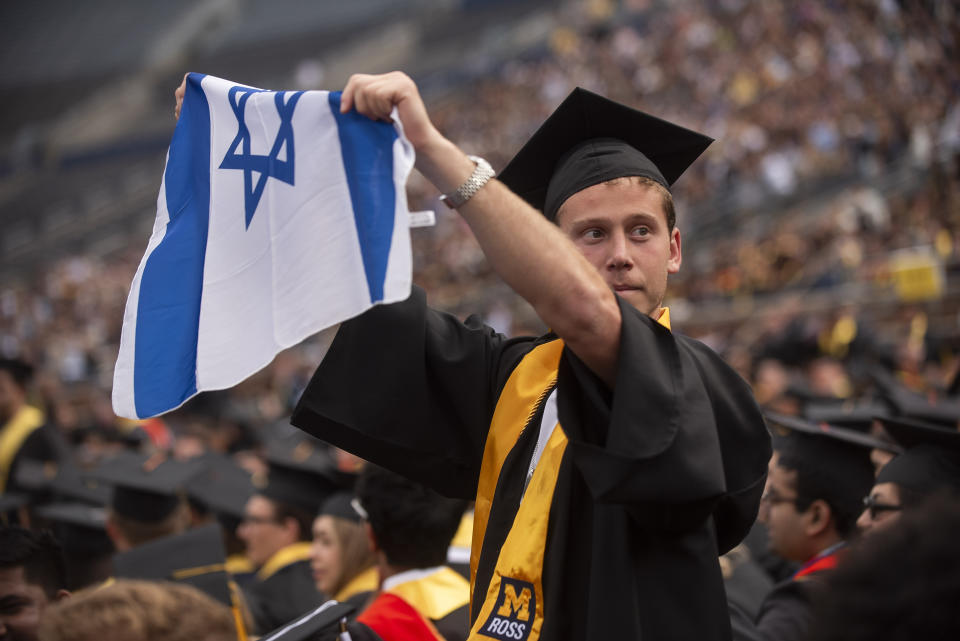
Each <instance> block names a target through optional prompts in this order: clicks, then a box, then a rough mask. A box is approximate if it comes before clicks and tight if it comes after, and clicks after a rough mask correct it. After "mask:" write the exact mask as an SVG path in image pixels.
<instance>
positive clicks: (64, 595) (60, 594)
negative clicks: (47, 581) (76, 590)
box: [56, 589, 72, 601]
mask: <svg viewBox="0 0 960 641" xmlns="http://www.w3.org/2000/svg"><path fill="white" fill-rule="evenodd" d="M71 596H72V595H71V594H70V591H69V590H63V589H60V590H57V596H56V600H57V601H63V600H64V599H69V598H70V597H71Z"/></svg>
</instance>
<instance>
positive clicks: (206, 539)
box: [113, 524, 233, 606]
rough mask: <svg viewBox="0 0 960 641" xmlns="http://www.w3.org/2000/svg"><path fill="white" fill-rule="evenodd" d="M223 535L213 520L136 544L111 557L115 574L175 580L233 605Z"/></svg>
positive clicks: (149, 579) (133, 577)
mask: <svg viewBox="0 0 960 641" xmlns="http://www.w3.org/2000/svg"><path fill="white" fill-rule="evenodd" d="M226 558H227V557H226V552H225V550H224V547H223V535H222V533H221V532H220V526H219V525H216V524H210V525H205V526H203V527H198V528H194V529H192V530H187V531H186V532H184V533H183V534H175V535H173V536H165V537H163V538H160V539H155V540H153V541H149V542H147V543H143V544H141V545H138V546H136V547H134V548H132V549H130V550H128V551H126V552H122V553H120V554H117V555H116V556H114V557H113V570H114V574H115V575H116V576H117V578H124V579H146V580H148V581H177V582H182V583H187V584H189V585H192V586H193V587H195V588H197V589H199V590H201V591H202V592H205V593H206V594H208V595H209V596H211V597H213V598H214V599H216V600H217V601H220V602H221V603H224V604H226V605H228V606H232V605H233V603H232V600H231V598H230V586H229V583H228V580H229V576H228V575H227V571H226V567H225V565H224V564H225V563H226Z"/></svg>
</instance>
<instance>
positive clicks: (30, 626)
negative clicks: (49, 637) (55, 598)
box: [0, 566, 49, 641]
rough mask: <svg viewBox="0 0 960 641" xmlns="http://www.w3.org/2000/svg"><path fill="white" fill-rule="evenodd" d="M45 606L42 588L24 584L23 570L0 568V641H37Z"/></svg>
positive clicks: (21, 568) (25, 582) (44, 594)
mask: <svg viewBox="0 0 960 641" xmlns="http://www.w3.org/2000/svg"><path fill="white" fill-rule="evenodd" d="M48 602H49V601H48V599H47V595H46V593H45V592H44V591H43V588H42V587H40V586H39V585H36V584H34V583H27V580H26V576H25V573H24V570H23V567H22V566H21V567H13V568H0V641H36V639H37V628H38V627H39V625H40V619H41V617H42V616H43V611H44V609H45V608H46V607H47V603H48Z"/></svg>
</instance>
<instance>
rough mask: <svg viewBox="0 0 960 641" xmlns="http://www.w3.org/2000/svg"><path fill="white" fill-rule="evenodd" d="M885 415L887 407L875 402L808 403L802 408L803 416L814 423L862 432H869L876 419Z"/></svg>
mask: <svg viewBox="0 0 960 641" xmlns="http://www.w3.org/2000/svg"><path fill="white" fill-rule="evenodd" d="M887 414H889V412H888V410H887V405H886V404H885V403H883V402H881V401H876V400H857V401H847V402H839V403H838V402H810V403H807V405H806V406H804V408H803V416H804V417H805V418H807V419H809V420H810V421H812V422H814V423H829V424H830V425H835V426H838V427H848V428H850V429H855V430H860V431H863V432H865V431H869V429H870V427H871V425H873V421H874V419H875V418H876V417H878V416H886V415H887Z"/></svg>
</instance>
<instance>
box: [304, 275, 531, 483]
mask: <svg viewBox="0 0 960 641" xmlns="http://www.w3.org/2000/svg"><path fill="white" fill-rule="evenodd" d="M530 344H532V339H511V340H508V339H506V338H505V337H504V336H502V335H500V334H497V333H496V332H494V331H493V330H491V329H490V328H489V327H486V326H484V325H483V324H482V323H481V322H480V321H479V320H478V319H476V318H473V317H471V318H468V319H467V321H466V322H465V323H461V322H460V321H459V320H458V319H457V318H455V317H453V316H451V315H449V314H444V313H441V312H437V311H435V310H432V309H429V308H428V307H427V306H426V296H425V295H424V292H423V290H421V289H419V288H417V287H414V289H413V292H412V294H411V296H410V298H409V299H407V300H406V301H403V302H400V303H394V304H392V305H381V306H377V307H374V308H373V309H371V310H369V311H367V312H365V313H364V314H362V315H361V316H358V317H357V318H354V319H351V320H350V321H347V322H346V323H343V324H342V325H341V326H340V329H339V330H338V332H337V336H336V338H335V339H334V341H333V344H332V345H331V347H330V350H329V352H327V355H326V357H325V358H324V360H323V362H322V363H321V364H320V366H319V367H318V368H317V371H316V373H315V374H314V376H313V379H312V380H311V381H310V384H309V385H308V386H307V389H306V390H305V391H304V393H303V396H302V397H301V399H300V402H299V403H298V405H297V408H296V409H295V410H294V413H293V417H292V419H291V420H292V423H293V424H294V425H296V426H297V427H299V428H301V429H303V430H305V431H306V432H309V433H310V434H312V435H314V436H316V437H318V438H321V439H323V440H325V441H328V442H330V443H333V444H334V445H336V446H338V447H340V448H342V449H345V450H348V451H351V452H353V453H355V454H357V455H358V456H361V457H363V458H365V459H367V460H369V461H372V462H374V463H377V464H378V465H381V466H382V467H385V468H388V469H391V470H393V471H394V472H397V473H399V474H403V475H405V476H407V477H409V478H411V479H414V480H416V481H419V482H421V483H424V484H425V485H427V486H429V487H431V488H433V489H435V490H436V491H438V492H440V493H442V494H445V495H447V496H452V497H457V498H464V499H469V500H472V499H473V498H474V497H475V494H476V489H477V478H478V475H479V470H480V461H481V458H482V456H483V446H484V443H485V440H486V435H487V430H488V428H489V425H490V419H491V417H492V415H493V408H494V406H495V404H496V399H497V395H498V393H499V389H500V388H501V387H502V385H503V383H504V381H505V380H506V377H507V376H508V375H509V372H510V370H511V369H512V368H513V366H514V365H515V364H516V362H517V361H518V360H519V359H520V357H521V356H522V355H523V354H524V353H525V352H526V351H527V350H529V346H530Z"/></svg>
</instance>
